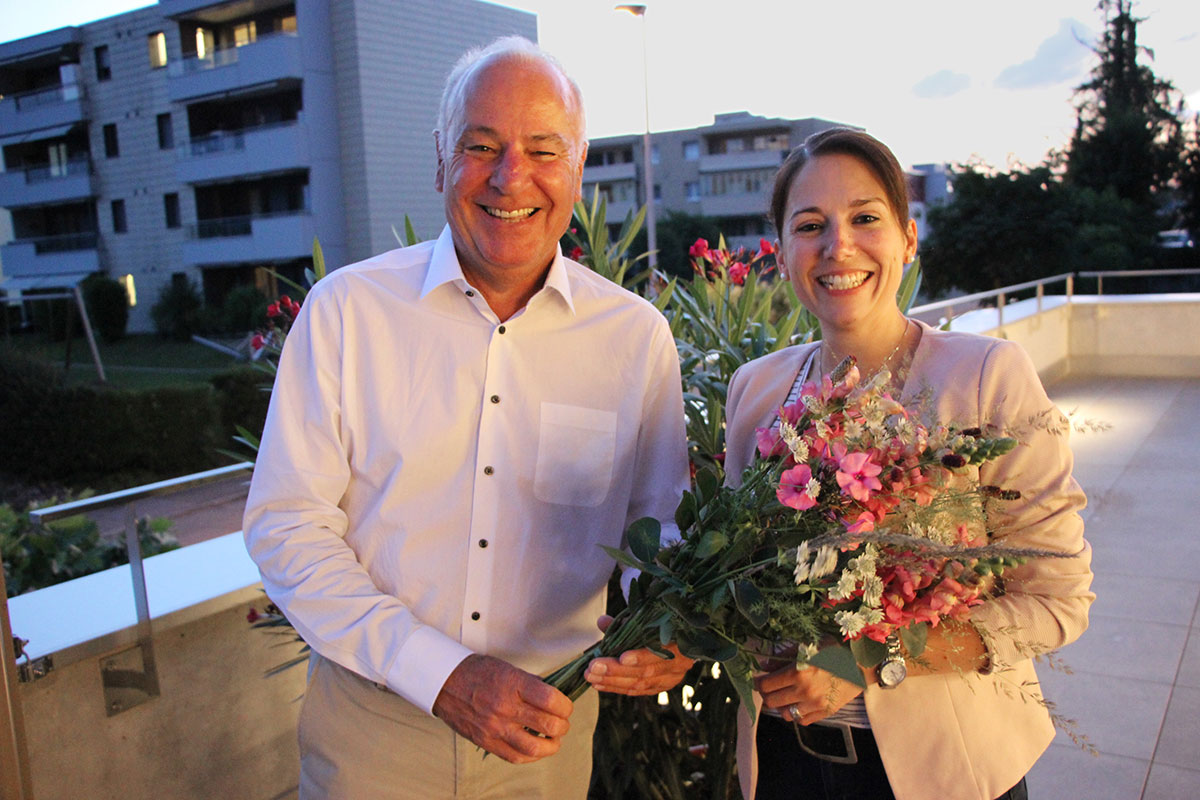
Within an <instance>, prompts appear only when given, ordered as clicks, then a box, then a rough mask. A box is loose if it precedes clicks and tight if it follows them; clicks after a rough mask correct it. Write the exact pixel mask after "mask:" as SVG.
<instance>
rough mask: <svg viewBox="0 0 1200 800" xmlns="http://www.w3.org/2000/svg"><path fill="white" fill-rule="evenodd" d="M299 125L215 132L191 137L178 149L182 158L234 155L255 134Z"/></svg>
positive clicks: (266, 126)
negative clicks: (223, 154)
mask: <svg viewBox="0 0 1200 800" xmlns="http://www.w3.org/2000/svg"><path fill="white" fill-rule="evenodd" d="M298 124H299V120H288V121H286V122H272V123H269V124H267V125H255V126H253V127H250V128H240V129H238V130H236V131H215V132H213V133H210V134H208V135H206V136H196V137H193V138H192V140H191V141H189V142H187V143H186V144H185V145H183V147H181V148H180V149H179V152H180V154H181V155H183V156H190V157H196V158H203V157H204V156H211V155H219V154H222V153H235V152H240V151H242V150H245V149H246V137H247V136H253V135H255V134H257V133H265V132H268V131H272V130H278V129H280V128H290V127H294V126H296V125H298Z"/></svg>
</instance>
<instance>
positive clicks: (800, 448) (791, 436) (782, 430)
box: [779, 419, 808, 464]
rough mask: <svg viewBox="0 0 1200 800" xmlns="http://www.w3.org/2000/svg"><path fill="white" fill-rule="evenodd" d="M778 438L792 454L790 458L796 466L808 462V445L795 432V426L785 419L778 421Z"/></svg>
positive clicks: (798, 433) (797, 432)
mask: <svg viewBox="0 0 1200 800" xmlns="http://www.w3.org/2000/svg"><path fill="white" fill-rule="evenodd" d="M779 438H780V439H782V440H783V443H784V444H786V445H787V448H788V450H790V451H791V453H792V458H794V459H795V460H796V463H797V464H803V463H804V462H805V461H807V460H808V443H807V442H805V441H804V437H802V436H801V435H800V432H799V431H797V430H796V426H794V425H792V424H791V423H790V422H788V421H787V420H786V419H784V420H780V421H779Z"/></svg>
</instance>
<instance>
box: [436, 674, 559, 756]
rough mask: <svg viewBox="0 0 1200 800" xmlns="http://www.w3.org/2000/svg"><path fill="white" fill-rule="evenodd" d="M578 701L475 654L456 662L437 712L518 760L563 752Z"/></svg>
mask: <svg viewBox="0 0 1200 800" xmlns="http://www.w3.org/2000/svg"><path fill="white" fill-rule="evenodd" d="M573 708H574V705H573V704H572V703H571V701H570V700H568V699H567V697H566V695H564V694H563V693H562V692H559V691H558V690H557V689H554V688H551V687H550V686H549V685H547V684H545V683H543V682H542V681H541V679H540V678H538V677H537V676H536V675H530V674H529V673H528V672H523V671H521V670H519V669H517V668H516V667H514V666H513V665H511V664H509V663H507V662H505V661H501V660H500V659H498V658H492V657H491V656H481V655H470V656H467V657H466V658H465V659H464V660H463V661H462V663H461V664H459V665H458V666H457V667H455V669H454V671H453V672H451V673H450V677H449V678H447V679H446V683H445V684H444V685H443V686H442V691H441V692H440V693H439V694H438V697H437V700H436V701H435V702H434V704H433V714H434V716H436V717H437V718H439V719H440V720H442V721H443V722H445V723H446V724H447V725H449V726H450V727H451V728H453V729H454V731H455V732H456V733H458V734H459V735H460V736H463V737H466V738H467V739H470V740H471V741H472V742H474V743H475V744H477V745H479V746H480V747H482V748H483V749H484V750H487V751H488V752H489V753H495V754H496V755H498V756H500V758H503V759H504V760H505V761H511V762H512V763H514V764H528V763H530V762H533V761H537V760H538V759H541V758H545V757H546V756H552V755H554V754H555V753H557V752H558V748H559V747H560V746H561V744H562V742H561V739H562V737H563V736H564V735H566V733H567V730H568V729H570V727H571V724H570V723H569V722H568V721H567V717H569V716H571V711H572V709H573Z"/></svg>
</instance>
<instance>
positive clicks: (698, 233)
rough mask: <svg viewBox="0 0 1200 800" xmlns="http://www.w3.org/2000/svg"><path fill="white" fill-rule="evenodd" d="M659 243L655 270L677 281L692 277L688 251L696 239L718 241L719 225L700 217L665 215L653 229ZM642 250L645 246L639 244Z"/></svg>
mask: <svg viewBox="0 0 1200 800" xmlns="http://www.w3.org/2000/svg"><path fill="white" fill-rule="evenodd" d="M654 227H655V230H654V233H655V237H656V238H657V240H658V268H659V270H661V271H662V272H663V273H665V274H667V275H673V276H676V277H679V278H690V277H691V276H692V264H691V262H690V261H689V260H688V248H689V247H691V245H692V242H694V241H696V240H697V239H706V240H707V241H710V242H715V241H717V240H718V239H719V238H720V237H721V225H720V221H719V220H717V219H714V218H713V217H704V216H700V215H699V214H687V213H684V212H682V211H668V212H667V213H666V214H665V215H664V216H663V218H662V219H660V220H658V223H657V224H656V225H655V226H654ZM638 245H639V246H641V247H642V249H645V242H644V241H641V242H638Z"/></svg>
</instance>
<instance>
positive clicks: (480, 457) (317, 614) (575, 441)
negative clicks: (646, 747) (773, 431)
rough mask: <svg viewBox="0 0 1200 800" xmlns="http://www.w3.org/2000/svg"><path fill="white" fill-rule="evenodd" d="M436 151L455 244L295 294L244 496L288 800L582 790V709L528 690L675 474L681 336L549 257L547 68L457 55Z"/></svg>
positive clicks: (642, 671)
mask: <svg viewBox="0 0 1200 800" xmlns="http://www.w3.org/2000/svg"><path fill="white" fill-rule="evenodd" d="M435 144H436V147H437V156H438V168H437V175H436V183H437V188H438V189H439V191H441V192H442V193H443V194H444V196H445V207H446V218H447V221H448V225H447V226H446V229H445V230H444V231H443V232H442V234H441V236H440V237H439V238H438V239H437V240H436V241H432V242H425V243H423V244H420V245H416V246H413V247H408V248H404V249H401V250H395V251H392V252H389V253H385V254H383V255H380V256H377V257H375V258H372V259H369V260H367V261H364V262H362V263H359V264H355V265H352V266H349V267H344V268H342V269H339V270H337V271H335V272H333V273H332V274H330V275H329V276H328V277H326V278H325V279H324V280H322V281H321V282H320V283H319V284H318V285H317V286H316V287H314V288H313V290H312V292H311V293H310V295H309V298H308V300H307V301H306V302H305V304H304V308H303V310H302V311H301V313H300V316H299V318H298V319H297V321H296V325H295V327H294V328H293V329H292V331H291V333H290V335H289V338H288V343H287V346H286V348H285V349H284V352H283V357H282V360H281V362H280V367H279V374H278V377H277V379H276V384H275V391H274V394H273V396H272V401H271V410H270V414H269V415H268V419H267V426H266V430H265V432H264V435H263V445H262V449H261V450H260V453H259V459H258V464H257V467H256V469H255V475H254V482H253V485H252V487H251V492H250V498H249V501H248V505H247V510H246V518H245V531H246V541H247V545H248V547H249V550H250V553H251V555H252V556H253V557H254V559H255V561H256V562H257V563H258V565H259V567H260V569H261V571H262V575H263V584H264V586H265V587H266V589H267V592H268V594H269V595H270V596H271V599H272V600H273V601H274V602H275V603H277V604H278V605H279V606H280V607H281V608H282V609H283V610H284V612H285V613H286V614H287V616H288V618H289V619H290V620H291V621H292V622H293V623H294V624H295V626H296V629H297V630H298V631H299V632H300V633H301V634H302V635H303V636H304V638H305V640H306V641H307V642H308V643H309V644H310V645H311V646H312V649H313V651H314V657H313V660H312V663H311V665H310V677H309V685H308V690H307V692H306V694H305V698H304V705H303V708H302V710H301V715H300V751H301V784H300V796H301V797H302V798H306V799H307V798H353V800H372V799H373V798H421V799H422V800H426V799H427V798H451V797H454V798H556V799H557V798H580V800H582V798H584V797H585V795H586V790H587V785H588V779H589V776H590V772H591V747H592V745H591V733H592V730H593V728H594V726H595V720H596V714H597V700H596V694H595V693H594V692H590V693H588V694H586V695H584V696H583V697H582V698H580V699H579V700H578V701H577V702H576V703H574V704H572V702H571V701H570V700H569V699H567V698H566V697H565V696H563V695H562V694H560V693H559V692H557V691H556V690H554V689H551V688H550V687H548V686H547V685H545V684H544V683H542V682H541V680H540V679H539V678H538V677H537V676H538V675H541V674H545V673H547V672H549V671H550V670H551V669H553V668H555V667H557V666H559V665H560V664H561V663H563V662H565V661H567V660H568V659H569V658H571V657H573V656H574V655H575V654H576V653H577V652H579V651H580V650H581V649H583V648H584V647H586V646H588V645H589V644H591V643H592V642H593V641H595V639H596V638H597V637H598V631H597V630H596V621H597V618H598V617H599V616H600V615H601V614H602V613H603V611H604V602H605V585H606V582H607V579H608V577H609V574H610V572H611V570H612V560H611V559H610V558H609V557H607V556H606V555H605V554H604V552H603V550H602V549H601V547H600V546H601V545H609V546H614V547H616V546H620V545H621V544H622V534H623V531H624V530H625V528H626V526H627V525H628V524H629V523H630V522H632V521H633V520H635V519H637V518H639V517H643V516H654V517H657V518H659V519H660V520H664V521H667V520H670V519H671V518H672V515H673V512H674V508H675V504H676V502H677V500H678V498H679V496H680V494H681V492H682V491H683V489H685V488H686V486H687V459H686V452H685V448H686V437H685V431H684V423H683V404H682V398H681V395H680V384H679V366H678V359H677V357H676V352H675V347H674V341H673V339H672V337H671V333H670V330H669V329H668V326H667V324H666V321H665V320H664V319H663V317H662V316H661V315H660V314H659V313H658V312H657V311H656V310H655V309H654V308H653V307H652V306H651V305H650V304H648V303H646V302H645V301H644V300H642V299H640V298H638V297H636V296H634V295H632V294H630V293H629V292H626V291H625V290H623V289H621V288H620V287H617V286H615V285H613V284H612V283H610V282H608V281H605V280H603V279H601V278H599V277H598V276H597V275H595V274H594V273H592V272H591V271H589V270H587V269H586V268H584V267H582V266H580V265H579V264H576V263H574V262H572V261H569V260H568V259H565V258H564V257H563V255H562V252H561V250H560V248H559V246H558V240H559V238H560V237H561V236H562V235H563V233H564V231H565V230H566V227H567V225H568V224H569V222H570V219H571V214H572V207H573V204H574V202H575V201H576V200H577V199H578V198H579V195H580V179H581V176H582V172H583V163H584V158H585V155H586V152H587V144H586V139H585V132H584V118H583V108H582V103H581V99H580V95H579V90H578V88H577V87H576V86H575V84H574V83H573V82H572V81H571V80H570V79H569V78H567V77H566V75H565V74H564V73H563V71H562V69H561V68H560V67H559V66H558V64H557V63H556V62H555V61H554V60H553V59H551V58H550V57H549V56H547V55H546V54H545V53H543V52H542V51H541V50H539V49H538V48H537V47H536V45H533V44H532V43H530V42H528V41H526V40H524V39H520V38H515V37H514V38H507V39H502V40H499V41H497V42H495V43H493V44H492V45H491V46H489V47H487V48H485V49H483V50H480V51H473V52H471V53H468V54H467V55H465V56H464V57H463V59H462V60H460V62H459V63H458V65H457V66H456V67H455V68H454V70H453V71H452V72H451V74H450V76H449V78H448V79H447V82H446V89H445V92H444V95H443V99H442V107H441V112H440V114H439V119H438V125H437V130H436V131H435ZM687 666H688V661H687V659H683V658H679V659H676V660H674V661H669V660H663V659H659V658H658V657H656V656H654V655H653V654H652V653H649V652H647V651H634V652H632V653H626V654H625V655H624V656H623V657H622V659H621V661H619V662H618V661H616V660H613V659H601V660H598V661H597V662H594V663H593V665H592V668H591V672H590V673H589V679H590V680H592V681H593V683H595V684H596V685H598V686H600V687H601V688H604V689H606V690H610V691H620V692H625V693H629V694H652V693H657V692H658V691H661V690H663V689H666V688H669V687H671V686H673V685H675V684H676V683H678V681H679V680H680V678H681V677H682V674H683V672H684V671H685V670H686V667H687ZM485 751H486V752H490V753H494V754H495V755H494V756H492V757H490V758H484V756H485V754H486V753H485ZM551 756H552V757H551Z"/></svg>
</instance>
